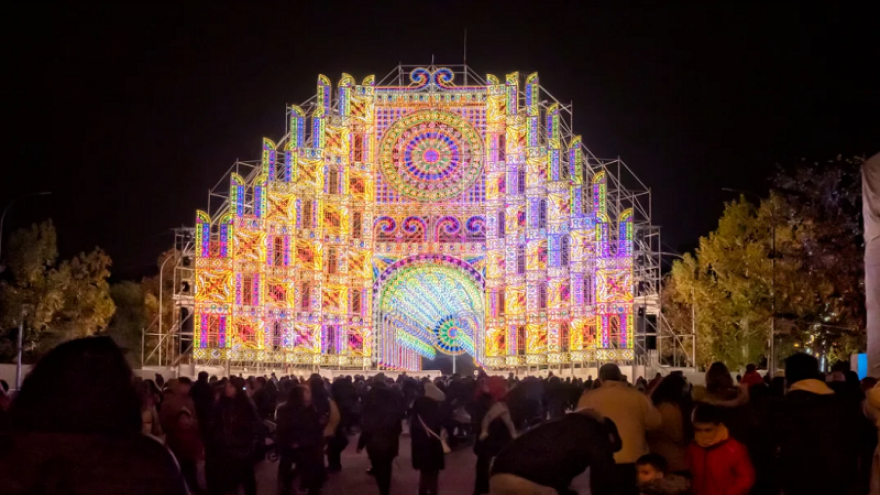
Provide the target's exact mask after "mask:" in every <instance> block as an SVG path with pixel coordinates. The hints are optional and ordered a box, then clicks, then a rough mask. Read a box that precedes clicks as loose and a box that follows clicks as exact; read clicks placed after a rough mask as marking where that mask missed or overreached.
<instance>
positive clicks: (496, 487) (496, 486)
mask: <svg viewBox="0 0 880 495" xmlns="http://www.w3.org/2000/svg"><path fill="white" fill-rule="evenodd" d="M618 449H620V437H619V436H618V434H617V428H616V427H615V425H614V423H613V422H612V421H611V420H609V419H607V418H604V417H603V416H601V415H600V414H598V413H597V412H595V411H591V410H580V411H578V412H577V413H575V414H567V415H565V416H564V417H563V418H562V419H558V420H555V421H550V422H548V423H545V424H543V425H540V426H538V427H536V428H535V429H533V430H531V431H529V432H527V433H525V434H524V435H522V436H521V437H519V438H517V439H516V440H514V441H513V443H511V444H510V445H509V446H508V447H507V448H505V449H503V450H502V451H501V452H500V453H499V454H498V456H497V457H496V458H495V462H494V463H493V464H492V477H491V481H490V485H491V489H492V492H491V493H492V494H493V495H524V494H534V495H544V494H546V495H555V494H561V495H569V494H573V495H576V492H573V491H572V490H571V488H570V486H571V482H572V480H573V479H574V478H575V477H576V476H578V475H579V474H580V473H583V472H584V471H585V470H586V469H587V468H588V467H589V468H591V470H590V472H591V473H597V472H602V471H607V470H609V469H611V466H613V465H614V452H615V451H616V450H618ZM633 477H635V473H633ZM608 481H609V480H608V479H607V478H603V477H596V476H591V486H590V493H591V494H592V495H611V494H614V493H617V492H615V491H614V487H613V485H612V484H611V483H609V482H608Z"/></svg>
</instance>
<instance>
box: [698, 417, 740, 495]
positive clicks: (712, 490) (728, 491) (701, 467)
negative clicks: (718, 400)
mask: <svg viewBox="0 0 880 495" xmlns="http://www.w3.org/2000/svg"><path fill="white" fill-rule="evenodd" d="M723 417H724V414H723V411H722V409H721V408H720V407H718V406H713V405H709V404H700V405H698V406H697V407H696V408H695V409H694V413H693V423H694V441H693V442H691V445H690V446H689V447H688V462H689V464H690V472H691V479H692V483H693V484H692V486H693V493H694V495H747V494H748V493H749V491H750V490H751V489H752V486H753V485H754V484H755V469H754V468H753V467H752V461H751V460H750V459H749V452H748V450H747V449H746V447H745V445H743V444H741V443H739V442H738V441H737V440H735V439H734V438H731V436H730V433H729V432H728V430H727V427H726V426H725V425H724V420H723Z"/></svg>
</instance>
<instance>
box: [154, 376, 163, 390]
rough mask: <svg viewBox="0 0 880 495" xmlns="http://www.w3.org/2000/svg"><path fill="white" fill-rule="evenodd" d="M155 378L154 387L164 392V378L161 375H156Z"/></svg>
mask: <svg viewBox="0 0 880 495" xmlns="http://www.w3.org/2000/svg"><path fill="white" fill-rule="evenodd" d="M155 377H156V379H155V380H154V382H155V383H156V387H158V388H159V390H164V389H165V377H164V376H162V374H161V373H156V374H155Z"/></svg>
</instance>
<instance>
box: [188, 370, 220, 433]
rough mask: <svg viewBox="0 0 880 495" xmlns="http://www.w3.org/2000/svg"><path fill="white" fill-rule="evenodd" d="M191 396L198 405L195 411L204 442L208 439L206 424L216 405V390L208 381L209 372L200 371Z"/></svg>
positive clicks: (191, 390) (190, 393)
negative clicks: (212, 408)
mask: <svg viewBox="0 0 880 495" xmlns="http://www.w3.org/2000/svg"><path fill="white" fill-rule="evenodd" d="M189 396H190V397H191V398H192V401H193V404H194V405H195V407H196V410H195V411H194V412H195V414H196V421H197V423H198V424H199V425H202V427H201V428H200V429H199V430H200V433H201V435H202V442H205V441H206V440H207V431H208V428H206V425H207V424H208V420H209V418H210V415H211V407H213V405H214V390H213V389H212V387H211V384H210V383H208V373H207V372H205V371H202V372H199V378H198V380H196V382H195V383H193V386H192V388H190V389H189Z"/></svg>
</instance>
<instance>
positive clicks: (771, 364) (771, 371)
mask: <svg viewBox="0 0 880 495" xmlns="http://www.w3.org/2000/svg"><path fill="white" fill-rule="evenodd" d="M721 190H722V191H727V192H732V193H739V194H744V195H747V196H752V197H753V198H757V199H758V201H759V202H760V201H763V200H764V198H762V197H761V196H759V195H757V194H755V193H753V192H749V191H743V190H741V189H731V188H728V187H722V188H721ZM774 209H775V208H773V205H770V356H769V357H768V358H767V374H768V375H770V378H773V376H774V375H775V374H776V215H775V214H774Z"/></svg>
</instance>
